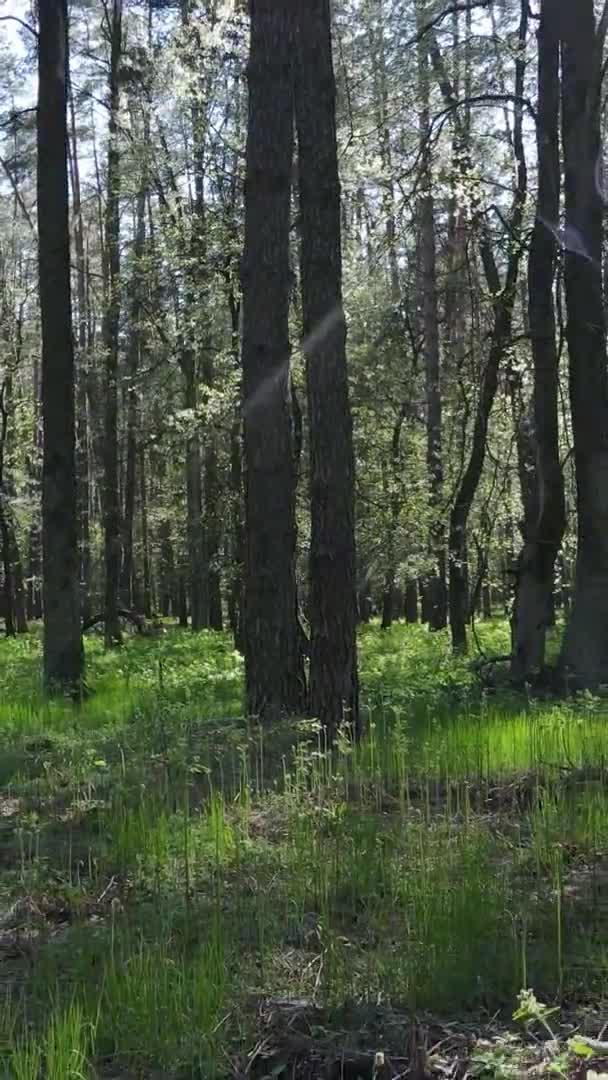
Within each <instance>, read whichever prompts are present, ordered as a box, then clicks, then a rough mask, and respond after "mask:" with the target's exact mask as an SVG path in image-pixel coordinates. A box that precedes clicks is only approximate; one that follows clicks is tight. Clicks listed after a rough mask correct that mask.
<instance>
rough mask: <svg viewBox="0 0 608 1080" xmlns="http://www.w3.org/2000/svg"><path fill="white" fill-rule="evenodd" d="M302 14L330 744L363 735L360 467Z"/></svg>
mask: <svg viewBox="0 0 608 1080" xmlns="http://www.w3.org/2000/svg"><path fill="white" fill-rule="evenodd" d="M298 12H299V16H300V18H299V24H298V46H299V48H298V57H297V79H296V122H297V128H298V148H299V158H298V164H299V186H300V213H301V274H302V313H303V329H304V352H305V356H306V376H307V391H308V416H309V425H310V431H309V438H310V498H311V540H310V627H311V656H310V704H311V710H312V714H313V716H315V717H317V718H318V719H319V721H320V723H321V724H322V726H323V727H324V729H325V730H326V732H327V735H328V737H329V738H330V739H331V738H333V737H334V735H335V733H336V732H337V730H338V728H339V726H340V724H341V723H342V721H343V720H345V721H346V722H347V723H348V724H349V725H350V726H351V728H352V731H353V732H354V733H359V732H360V714H359V700H358V675H357V645H356V622H357V600H356V553H355V529H354V471H355V466H354V453H353V435H352V419H351V412H350V402H349V396H348V379H347V367H346V321H345V317H344V309H343V306H342V252H341V237H340V181H339V176H338V155H337V144H336V118H335V79H334V72H333V61H332V47H331V17H330V7H329V2H328V0H301V2H300V3H299V5H298Z"/></svg>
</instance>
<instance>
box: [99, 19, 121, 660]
mask: <svg viewBox="0 0 608 1080" xmlns="http://www.w3.org/2000/svg"><path fill="white" fill-rule="evenodd" d="M111 12H112V14H111V16H110V17H109V26H108V33H109V37H110V75H109V110H110V116H109V131H108V173H107V183H108V190H107V199H106V212H105V264H106V265H105V273H104V276H105V287H106V296H105V310H104V317H103V327H102V337H103V347H104V353H105V386H104V391H105V393H104V448H103V452H104V555H105V604H104V607H105V643H106V646H107V647H110V646H113V645H117V644H120V641H121V630H120V622H119V616H118V599H119V595H118V594H119V588H120V566H121V560H122V543H121V509H120V492H119V476H118V351H119V341H118V333H119V322H120V187H121V175H120V173H121V162H120V148H119V144H118V112H119V108H120V72H119V68H120V62H121V53H122V0H112V6H111Z"/></svg>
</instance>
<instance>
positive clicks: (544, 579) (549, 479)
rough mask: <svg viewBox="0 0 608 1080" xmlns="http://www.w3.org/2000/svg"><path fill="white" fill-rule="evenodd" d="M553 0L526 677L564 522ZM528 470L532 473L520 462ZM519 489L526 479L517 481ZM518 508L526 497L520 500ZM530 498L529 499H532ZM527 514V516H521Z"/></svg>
mask: <svg viewBox="0 0 608 1080" xmlns="http://www.w3.org/2000/svg"><path fill="white" fill-rule="evenodd" d="M557 15H558V12H557V5H556V0H542V4H541V12H540V24H539V29H538V106H537V122H536V144H537V153H538V196H537V211H536V220H535V223H534V229H533V232H532V243H531V246H530V255H529V260H528V310H529V323H530V337H531V342H532V356H533V362H534V425H533V438H532V443H533V446H535V449H536V463H535V464H536V470H537V474H538V480H537V483H536V484H535V489H536V491H537V492H538V495H539V500H540V505H539V506H538V508H537V511H538V516H537V518H536V520H535V521H533V522H532V531H531V533H530V535H527V536H525V537H524V545H523V548H522V551H521V552H520V555H519V560H518V568H517V591H516V597H515V605H514V609H513V643H512V654H513V660H512V665H511V667H512V674H513V676H514V677H515V679H517V680H523V679H526V678H527V677H528V676H529V675H531V674H532V673H534V672H535V671H538V670H539V669H540V668H542V666H543V664H544V658H545V637H546V631H547V627H548V626H549V625H550V622H551V615H552V609H553V604H552V601H553V585H554V574H555V560H556V558H557V554H558V552H559V548H560V545H561V542H562V536H563V532H564V526H565V505H564V480H563V475H562V469H561V464H560V457H559V423H558V399H559V356H558V350H557V342H556V327H555V304H554V299H553V284H554V277H555V266H556V259H557V243H556V227H557V222H558V221H559V217H560V188H561V173H560V155H559V97H560V83H559V23H558V18H557ZM528 475H533V472H532V470H531V469H529V468H528ZM521 485H522V493H524V494H525V491H526V478H525V477H522V480H521ZM523 501H524V509H525V504H526V500H525V499H524V500H523ZM534 501H537V500H534ZM525 517H528V515H525Z"/></svg>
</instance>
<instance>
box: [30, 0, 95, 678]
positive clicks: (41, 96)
mask: <svg viewBox="0 0 608 1080" xmlns="http://www.w3.org/2000/svg"><path fill="white" fill-rule="evenodd" d="M39 15H40V23H39V41H38V45H39V49H38V76H39V84H38V140H37V141H38V184H37V195H38V258H39V278H40V314H41V324H42V418H43V430H44V459H43V469H42V523H43V524H42V530H43V551H44V555H43V576H44V640H43V672H44V685H45V689H46V690H47V692H49V693H62V694H69V695H71V696H74V697H78V696H80V694H81V692H82V681H83V675H84V656H83V650H82V639H81V633H80V605H79V592H78V564H79V557H78V506H77V496H76V463H75V430H74V429H75V423H74V350H73V342H72V313H71V295H70V242H69V214H68V171H67V157H66V146H67V93H66V84H67V55H68V42H67V0H47V3H45V4H41V5H40V12H39Z"/></svg>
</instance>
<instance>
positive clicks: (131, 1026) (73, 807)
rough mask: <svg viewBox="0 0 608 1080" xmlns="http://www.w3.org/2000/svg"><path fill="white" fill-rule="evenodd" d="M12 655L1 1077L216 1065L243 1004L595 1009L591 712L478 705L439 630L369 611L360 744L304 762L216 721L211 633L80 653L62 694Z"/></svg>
mask: <svg viewBox="0 0 608 1080" xmlns="http://www.w3.org/2000/svg"><path fill="white" fill-rule="evenodd" d="M480 634H481V636H482V640H483V647H484V648H485V649H486V651H488V652H490V653H491V652H503V651H505V645H506V634H507V630H506V627H505V626H504V625H502V624H495V625H490V626H484V627H482V628H481V631H480ZM39 661H40V657H39V639H38V637H37V636H36V635H34V634H33V635H31V636H29V637H27V638H24V639H19V640H17V641H2V642H0V672H1V674H0V701H1V704H0V783H1V788H2V790H1V793H0V915H1V914H2V913H3V912H4V918H3V920H2V927H3V928H4V929H1V930H0V960H1V959H2V958H3V950H4V952H5V953H6V954H7V956H8V960H7V965H6V970H7V972H8V974H7V976H6V977H5V979H4V981H3V982H0V1076H1V1075H2V1068H4V1070H5V1075H6V1076H7V1077H14V1078H17V1080H21V1078H22V1077H32V1078H33V1077H38V1076H41V1075H44V1076H49V1077H55V1076H57V1077H59V1076H62V1077H83V1076H87V1077H91V1078H94V1077H96V1076H103V1075H121V1076H122V1075H125V1076H127V1075H132V1076H144V1075H146V1071H147V1070H151V1071H154V1070H155V1069H156V1070H157V1071H158V1070H160V1071H161V1074H162V1075H163V1076H169V1077H170V1076H175V1077H176V1078H177V1077H179V1076H184V1075H187V1076H201V1077H213V1076H217V1077H221V1076H224V1075H227V1074H229V1073H230V1070H231V1068H232V1067H233V1064H234V1062H236V1061H238V1060H240V1055H243V1054H244V1053H245V1052H246V1050H247V1049H248V1048H251V1047H252V1046H253V1045H254V1044H255V1042H256V1040H257V1039H258V1036H259V1031H258V1026H259V1022H258V1007H259V1003H260V1002H262V1001H264V1000H268V999H296V998H302V999H306V1000H309V1001H310V1002H314V1003H315V1004H316V1005H317V1006H318V1007H319V1008H320V1009H322V1010H324V1015H325V1016H327V1017H332V1016H333V1017H338V1016H341V1015H342V1014H343V1010H344V1009H345V1008H346V1007H349V1008H350V1007H353V1006H357V1007H370V1008H371V1007H372V1006H373V1007H375V1006H376V1005H377V1004H378V1003H379V1002H383V1003H386V1004H387V1005H388V1004H390V1007H391V1008H401V1009H407V1010H431V1011H432V1012H434V1013H436V1014H440V1015H442V1016H444V1017H451V1018H454V1017H463V1016H464V1017H466V1016H469V1017H480V1016H483V1015H486V1014H487V1015H491V1014H492V1013H494V1012H495V1011H496V1010H502V1011H503V1012H504V1014H505V1015H509V1014H510V1012H511V1011H512V1008H513V1006H514V1003H515V1000H516V997H517V993H518V991H519V990H520V989H521V987H522V986H527V985H529V986H534V988H535V990H537V991H538V993H539V994H540V995H541V996H543V997H544V998H545V999H546V1000H551V1001H553V1000H557V1001H561V1002H564V1003H568V1005H569V1006H573V1005H576V1004H577V1003H578V1005H580V1006H582V1005H583V1004H585V1003H587V1004H591V1005H593V1004H594V1003H595V1004H596V1005H597V1006H598V1007H600V1006H599V1004H598V1003H602V1002H603V1003H605V1002H606V1001H607V1000H608V934H607V930H608V927H607V925H606V910H605V896H606V885H605V879H606V872H607V871H608V864H607V861H606V859H607V856H606V853H607V851H608V794H607V789H606V787H605V784H604V780H605V771H606V739H605V734H604V733H605V731H606V723H607V720H608V709H607V708H606V706H605V705H604V703H603V702H602V701H600V700H598V699H593V698H588V697H587V698H585V697H583V698H580V699H573V700H571V701H569V702H566V703H561V704H557V703H539V702H533V701H527V700H526V699H525V698H522V697H516V696H514V695H512V694H510V693H508V692H506V691H497V692H495V693H488V692H487V691H482V690H481V688H480V686H479V685H478V683H477V681H476V678H475V676H474V675H473V674H472V672H471V670H470V668H469V666H468V665H467V663H466V661H464V660H454V659H453V658H452V657H451V655H450V652H449V645H448V641H447V636H446V635H443V634H435V635H430V634H428V633H426V632H425V631H424V630H421V629H419V628H414V629H411V628H406V627H404V626H396V627H395V628H394V629H392V630H391V631H389V632H387V633H382V632H381V631H380V630H379V629H378V627H377V626H371V627H366V628H364V629H363V631H362V633H361V673H362V700H363V703H364V709H365V711H366V716H367V720H368V733H367V735H366V737H365V739H364V740H363V741H362V742H361V743H360V744H359V745H357V746H353V745H352V744H351V742H350V740H349V738H348V733H347V732H346V731H345V732H343V733H342V734H341V736H340V739H339V741H338V747H337V749H336V751H335V752H334V753H333V754H332V755H328V754H327V753H326V752H325V748H324V744H323V738H322V733H320V732H318V731H317V730H316V726H315V724H314V722H311V721H297V720H294V721H289V722H288V721H285V722H284V723H283V724H281V725H280V726H278V727H277V728H275V729H274V730H271V731H268V730H266V731H263V730H261V729H260V728H259V726H257V725H252V724H250V723H248V722H247V720H246V719H244V718H243V716H242V707H241V695H242V661H241V658H240V657H239V656H238V655H237V654H236V653H235V652H234V650H233V648H232V645H231V642H230V641H229V639H228V638H227V637H225V636H222V635H214V634H210V633H204V634H200V635H192V634H189V633H187V632H181V631H177V630H175V631H174V630H171V631H169V632H168V633H167V634H165V635H163V637H162V638H160V639H158V640H156V639H153V640H150V639H138V638H133V639H130V640H129V641H128V643H127V644H126V645H125V647H124V648H123V649H122V650H121V651H120V652H119V653H116V654H105V653H104V652H103V650H102V648H101V645H100V643H99V641H98V639H96V638H94V639H92V640H89V641H87V664H88V682H89V685H90V687H91V694H90V696H89V697H88V698H87V700H86V701H85V702H84V703H83V704H82V705H81V706H78V707H76V706H74V705H72V704H71V703H69V702H64V703H57V702H54V703H52V704H51V705H49V704H48V703H45V702H44V701H43V700H42V698H41V695H40V690H39V685H38V672H39ZM7 913H8V914H7ZM22 941H26V942H27V949H26V950H25V951H23V950H22V951H21V952H20V949H21V945H20V944H19V943H20V942H22ZM602 1007H603V1006H602ZM336 1022H337V1021H336ZM231 1063H232V1064H231ZM108 1070H109V1072H108ZM112 1070H113V1071H112ZM276 1075H279V1073H277V1074H276Z"/></svg>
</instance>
